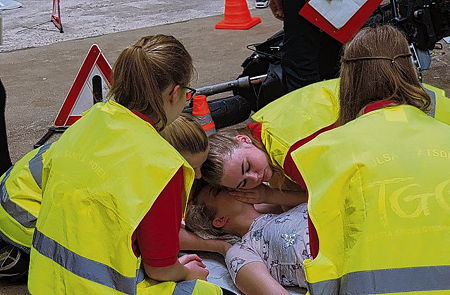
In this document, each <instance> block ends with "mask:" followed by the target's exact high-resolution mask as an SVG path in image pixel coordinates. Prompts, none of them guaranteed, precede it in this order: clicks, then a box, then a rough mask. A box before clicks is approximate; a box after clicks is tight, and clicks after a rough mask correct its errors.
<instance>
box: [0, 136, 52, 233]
mask: <svg viewBox="0 0 450 295" xmlns="http://www.w3.org/2000/svg"><path fill="white" fill-rule="evenodd" d="M50 146H51V143H49V144H46V145H44V146H42V147H41V148H40V149H39V151H38V152H37V153H36V155H34V157H33V158H31V160H30V161H28V167H29V170H30V173H31V175H32V176H33V179H34V181H35V182H36V184H37V185H38V186H39V188H41V183H42V167H43V164H42V154H43V153H45V151H47V150H48V149H49V148H50ZM13 167H14V166H12V167H10V168H9V169H8V171H6V172H5V177H4V178H3V180H2V182H1V184H0V188H1V204H2V207H3V209H5V211H6V213H8V214H9V215H10V216H11V217H12V218H14V219H15V220H16V221H17V222H18V223H19V224H21V225H22V226H24V227H26V228H34V227H35V226H36V217H34V216H33V215H31V214H30V213H28V211H26V210H25V209H23V208H22V207H20V206H18V205H17V204H16V203H14V202H13V201H11V199H10V197H9V195H8V191H7V190H6V186H5V183H6V180H7V179H8V178H9V174H10V172H11V169H12V168H13ZM41 189H42V188H41Z"/></svg>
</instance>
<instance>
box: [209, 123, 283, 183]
mask: <svg viewBox="0 0 450 295" xmlns="http://www.w3.org/2000/svg"><path fill="white" fill-rule="evenodd" d="M237 135H246V136H248V137H250V139H251V140H252V144H253V145H254V146H256V147H257V148H258V149H260V150H261V151H263V152H264V153H265V154H266V156H267V159H268V161H269V165H270V167H271V168H272V170H273V172H274V173H278V174H280V173H281V174H282V175H284V173H283V170H282V169H281V168H280V167H278V166H275V165H273V164H272V162H271V161H270V158H269V156H268V154H267V151H266V149H265V147H264V145H263V144H262V142H261V141H259V140H257V139H256V138H254V137H253V136H252V134H251V132H250V130H249V128H247V127H243V128H224V129H221V130H219V131H217V132H216V133H214V134H212V135H210V136H209V153H208V158H207V159H206V161H205V163H203V166H202V177H203V179H204V180H206V181H207V182H208V183H209V184H211V185H213V186H216V187H218V186H221V182H222V178H223V174H224V171H223V164H224V163H225V161H227V160H228V159H230V158H231V157H232V155H233V153H234V152H235V151H236V150H237V149H238V148H239V141H238V140H237V139H236V136H237Z"/></svg>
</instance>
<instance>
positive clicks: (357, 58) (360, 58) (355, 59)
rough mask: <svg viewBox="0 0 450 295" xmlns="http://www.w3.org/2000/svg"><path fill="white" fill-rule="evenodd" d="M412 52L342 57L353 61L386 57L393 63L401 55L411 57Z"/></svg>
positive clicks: (343, 59)
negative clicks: (391, 55) (392, 54)
mask: <svg viewBox="0 0 450 295" xmlns="http://www.w3.org/2000/svg"><path fill="white" fill-rule="evenodd" d="M410 56H411V53H402V54H397V55H396V56H394V57H387V56H362V57H351V58H342V61H343V62H352V61H359V60H370V59H384V60H390V61H391V63H393V64H394V63H395V60H396V59H397V58H399V57H410Z"/></svg>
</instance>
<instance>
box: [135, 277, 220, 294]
mask: <svg viewBox="0 0 450 295" xmlns="http://www.w3.org/2000/svg"><path fill="white" fill-rule="evenodd" d="M177 288H178V289H180V290H177ZM222 293H223V292H222V290H221V289H220V288H219V287H218V286H216V285H214V284H211V283H209V282H206V281H202V280H195V281H186V282H179V283H175V282H163V283H160V282H155V281H152V280H145V281H144V282H142V283H140V284H139V285H138V291H137V294H138V295H158V294H173V295H189V294H192V295H203V294H207V295H221V294H222Z"/></svg>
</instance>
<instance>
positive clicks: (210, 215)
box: [185, 180, 224, 237]
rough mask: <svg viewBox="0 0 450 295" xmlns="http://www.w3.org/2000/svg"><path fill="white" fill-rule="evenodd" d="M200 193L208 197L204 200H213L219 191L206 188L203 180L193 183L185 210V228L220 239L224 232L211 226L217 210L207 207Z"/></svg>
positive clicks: (206, 185) (209, 187)
mask: <svg viewBox="0 0 450 295" xmlns="http://www.w3.org/2000/svg"><path fill="white" fill-rule="evenodd" d="M201 193H206V194H207V195H208V197H207V198H206V199H208V198H215V197H216V196H217V195H218V194H219V193H220V189H219V188H214V187H211V186H208V184H207V183H206V182H205V181H203V180H199V181H196V182H195V183H194V187H193V188H192V193H191V197H190V198H189V203H188V206H187V210H186V218H185V224H186V227H187V228H188V229H189V230H191V231H193V232H194V233H197V234H202V233H203V234H208V235H212V236H214V237H220V236H221V235H223V234H224V231H223V230H222V229H220V228H215V227H214V226H213V224H212V222H213V220H214V218H215V217H216V213H217V210H216V208H214V207H213V206H209V205H208V204H207V203H206V200H205V198H202V199H200V194H201Z"/></svg>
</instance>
